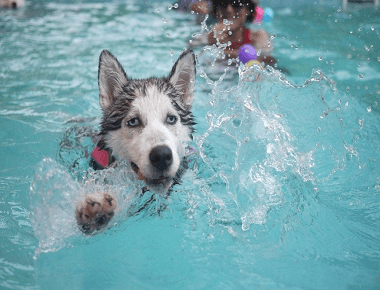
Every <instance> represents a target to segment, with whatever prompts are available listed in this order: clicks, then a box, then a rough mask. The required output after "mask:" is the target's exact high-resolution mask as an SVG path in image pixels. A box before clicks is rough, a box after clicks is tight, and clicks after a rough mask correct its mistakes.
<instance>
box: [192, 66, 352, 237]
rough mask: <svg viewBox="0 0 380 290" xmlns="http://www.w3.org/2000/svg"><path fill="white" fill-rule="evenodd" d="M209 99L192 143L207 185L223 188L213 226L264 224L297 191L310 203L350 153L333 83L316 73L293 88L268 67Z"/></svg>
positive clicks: (242, 73) (243, 75) (245, 73)
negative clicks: (219, 222)
mask: <svg viewBox="0 0 380 290" xmlns="http://www.w3.org/2000/svg"><path fill="white" fill-rule="evenodd" d="M206 80H207V79H206ZM211 99H212V100H213V101H212V102H211V104H212V105H213V108H212V109H211V110H210V111H209V112H208V113H207V115H206V119H207V122H208V124H209V127H208V129H207V131H206V132H205V133H204V134H203V135H202V136H198V137H197V139H196V142H197V145H198V147H199V149H200V156H201V158H202V162H204V163H205V164H206V165H207V166H206V167H207V170H210V171H212V172H213V174H209V173H206V174H205V176H207V174H209V175H211V177H210V179H209V180H208V181H206V183H208V184H213V186H215V183H218V184H219V185H221V184H222V186H219V187H217V188H218V190H220V187H222V190H221V191H219V192H216V191H214V192H213V195H212V196H213V197H214V196H218V203H219V204H221V203H222V204H224V205H227V206H226V208H225V210H224V211H223V213H222V214H217V215H214V216H213V217H212V218H211V219H213V220H214V221H215V220H224V221H225V220H226V217H227V216H228V219H230V220H231V219H232V220H235V223H236V220H240V224H241V227H242V229H243V231H247V230H248V229H249V228H250V226H251V225H252V224H256V225H264V224H266V222H267V217H268V216H267V215H268V212H269V211H270V210H271V209H272V208H273V207H279V206H280V205H283V204H284V203H286V202H288V201H287V199H288V198H289V195H290V196H292V194H293V193H292V192H295V190H296V189H297V187H300V188H308V189H307V191H305V192H304V193H302V194H305V195H310V196H315V194H316V192H318V186H319V185H320V184H321V183H324V182H326V181H327V180H328V179H329V178H331V176H332V175H333V174H334V173H335V172H336V171H337V170H342V169H344V167H345V163H346V154H347V153H348V149H347V148H349V147H350V146H349V145H348V144H347V143H346V142H345V140H344V139H343V136H342V128H341V116H340V115H341V110H340V103H339V102H337V101H336V88H335V84H334V82H333V81H331V80H330V79H328V78H327V77H326V76H325V75H324V74H323V73H322V72H321V71H315V72H314V73H313V74H312V76H311V77H310V78H309V79H308V80H307V81H306V82H305V83H304V84H303V85H301V86H295V85H293V84H291V83H290V82H288V81H287V80H286V78H284V76H283V75H282V74H281V73H280V72H278V71H275V70H273V69H271V68H269V69H265V70H262V69H260V68H259V67H252V68H250V69H240V70H239V83H238V85H237V86H236V87H231V86H230V87H229V88H228V89H227V90H223V89H222V88H220V87H219V86H218V84H216V85H214V86H213V90H212V96H211ZM335 102H337V104H335ZM216 144H217V145H216ZM202 174H203V173H202V172H201V175H202ZM294 180H297V181H296V182H295V183H294ZM290 181H291V182H290ZM211 187H212V186H211ZM213 197H211V198H208V199H207V201H206V203H210V202H211V203H212V198H213ZM221 201H222V202H221ZM298 206H299V207H301V206H303V205H302V203H300V204H299V205H298ZM298 206H297V208H295V209H294V210H295V211H297V210H299V208H298ZM223 215H224V216H223Z"/></svg>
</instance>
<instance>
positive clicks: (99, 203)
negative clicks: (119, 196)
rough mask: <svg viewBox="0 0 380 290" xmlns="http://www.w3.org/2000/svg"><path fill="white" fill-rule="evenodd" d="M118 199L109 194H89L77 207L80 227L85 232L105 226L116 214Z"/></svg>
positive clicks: (89, 232) (76, 212)
mask: <svg viewBox="0 0 380 290" xmlns="http://www.w3.org/2000/svg"><path fill="white" fill-rule="evenodd" d="M115 209H116V199H115V198H114V197H113V196H112V195H110V194H108V193H101V194H89V195H87V196H86V198H85V199H84V200H83V202H82V203H81V204H79V205H78V206H77V207H76V211H75V214H76V218H77V223H78V225H79V228H80V230H81V231H82V232H84V233H85V234H91V233H92V232H94V231H95V230H100V229H102V228H103V227H105V226H106V225H107V224H108V223H109V222H110V220H111V219H112V217H113V216H114V214H115Z"/></svg>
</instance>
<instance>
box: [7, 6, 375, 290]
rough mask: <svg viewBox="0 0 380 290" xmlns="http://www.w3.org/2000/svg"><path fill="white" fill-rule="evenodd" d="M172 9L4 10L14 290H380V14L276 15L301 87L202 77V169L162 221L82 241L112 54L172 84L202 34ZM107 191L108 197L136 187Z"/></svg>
mask: <svg viewBox="0 0 380 290" xmlns="http://www.w3.org/2000/svg"><path fill="white" fill-rule="evenodd" d="M170 4H172V3H171V2H168V1H138V0H135V1H128V3H123V2H122V1H119V2H118V1H107V2H106V3H103V2H99V1H80V3H75V2H74V1H54V2H43V3H41V2H40V1H29V2H28V5H27V7H26V8H25V9H23V10H17V11H13V10H12V11H11V10H1V11H0V19H1V21H0V25H1V31H2V35H1V37H0V47H1V49H0V59H1V63H2V66H1V67H0V80H1V86H0V103H1V107H0V124H1V125H2V126H1V129H0V140H1V141H0V147H1V150H0V156H1V158H2V164H1V167H0V168H1V174H0V180H1V183H0V184H1V186H0V190H1V197H0V237H1V244H0V288H3V289H378V288H379V287H380V240H379V238H380V234H379V229H380V222H379V220H380V211H379V210H380V165H379V157H380V156H379V155H380V141H379V136H380V125H379V124H380V120H379V119H380V118H379V113H380V111H379V104H380V100H379V99H380V98H379V96H380V87H379V85H380V83H379V79H380V66H379V65H380V58H379V57H380V55H379V49H378V47H379V46H380V38H379V33H380V18H379V16H380V14H379V11H374V10H373V8H372V7H371V6H365V7H363V6H360V5H350V6H349V7H348V10H347V11H341V10H340V8H339V7H334V6H323V7H314V6H313V7H286V8H280V7H279V8H276V9H275V18H274V19H273V21H272V22H270V23H265V24H264V25H263V26H264V27H265V28H266V29H267V30H268V31H270V32H271V33H272V35H273V37H274V41H275V46H276V47H275V53H274V55H275V56H276V57H277V58H278V59H279V65H280V66H281V67H285V68H286V69H287V70H288V71H289V72H290V74H288V75H281V74H278V73H276V72H271V71H259V70H253V71H248V72H244V73H243V72H241V74H240V80H239V75H238V73H237V71H236V70H235V72H230V71H228V72H227V74H226V76H225V78H224V79H223V80H221V82H220V83H215V82H214V81H217V80H218V78H219V77H220V76H221V75H222V74H221V73H220V72H215V73H213V72H212V71H211V72H209V70H208V68H207V66H205V65H204V64H202V62H200V63H199V66H198V76H197V85H196V87H197V88H196V93H195V104H194V113H195V116H196V119H197V122H198V124H197V126H196V130H197V132H196V134H195V140H194V145H195V146H196V147H197V148H198V153H197V156H194V159H195V161H194V162H195V165H194V167H196V168H195V169H194V171H189V172H188V173H187V175H186V178H184V180H183V184H181V185H179V186H178V187H176V188H175V192H174V193H173V194H172V195H171V197H170V198H169V199H168V200H165V201H162V202H163V203H164V204H165V205H166V210H164V211H162V212H160V213H159V214H157V211H156V208H155V205H152V206H151V207H148V208H147V209H146V210H145V211H144V212H142V213H141V214H139V215H134V216H133V217H128V215H127V214H126V213H125V212H121V213H120V214H119V216H118V217H117V218H116V219H115V224H114V225H113V226H112V227H111V228H110V229H109V230H108V231H106V232H103V233H100V234H99V235H97V236H92V237H84V236H83V235H82V234H81V233H80V231H79V230H78V229H76V227H75V226H74V225H73V220H72V218H73V217H72V216H71V215H70V210H72V208H70V206H72V204H71V203H70V202H69V201H68V199H70V198H71V197H75V196H79V195H80V194H81V193H82V191H83V190H84V189H83V187H84V186H83V185H82V183H81V181H80V180H82V178H84V179H86V178H88V175H86V173H85V170H86V162H87V158H88V157H87V156H86V154H85V152H86V149H88V150H90V149H89V148H91V146H92V140H91V138H89V137H88V132H89V131H91V130H96V129H97V124H98V122H99V117H100V114H101V111H100V108H99V105H98V101H97V99H98V89H97V66H98V57H99V54H100V52H101V50H102V49H104V48H106V49H108V50H110V51H111V52H112V53H113V54H114V55H116V56H117V57H118V59H119V61H120V62H121V63H122V64H123V65H124V67H125V69H126V72H127V74H130V75H131V76H133V77H141V78H142V77H147V76H151V75H157V76H162V75H166V74H167V73H168V72H169V70H170V68H171V66H172V65H173V62H174V61H175V60H176V59H177V58H178V56H179V54H180V53H181V52H182V51H183V49H184V48H185V47H187V45H188V40H189V39H190V37H191V35H192V34H194V33H197V32H199V31H200V26H199V25H197V24H196V22H195V19H194V18H195V17H194V16H193V15H190V14H183V13H178V12H176V11H174V10H175V9H168V7H169V5H170ZM147 23H149V27H147ZM153 27H154V28H153ZM300 27H302V30H300ZM195 50H196V53H197V54H200V53H201V52H202V47H199V48H196V49H195ZM205 53H207V51H206V52H205ZM200 60H202V58H200ZM205 74H206V75H207V77H209V79H207V78H206V75H205ZM258 77H259V79H260V81H251V80H253V79H257V78H258ZM193 172H195V173H196V174H195V173H193ZM108 174H109V175H107V173H105V175H106V176H98V177H96V178H98V179H96V180H100V181H104V180H105V179H107V178H108V179H110V178H112V179H113V181H114V182H115V183H117V182H118V181H120V180H122V179H123V177H124V175H123V174H126V173H123V172H112V175H111V174H110V173H108ZM92 177H93V176H92ZM87 180H89V179H87ZM96 180H95V181H94V179H92V181H93V183H96ZM91 186H96V184H95V185H94V184H92V185H91ZM136 188H138V185H137V184H128V185H127V184H123V183H122V181H120V183H119V185H116V186H115V187H113V189H114V190H116V191H120V195H123V196H124V197H125V198H124V199H123V200H122V201H123V202H124V203H123V205H124V206H125V208H128V207H129V206H131V203H133V202H137V203H138V202H139V201H136V200H133V199H131V198H130V197H131V195H132V193H133V191H134V190H136ZM47 209H51V210H47ZM125 210H126V211H127V209H125Z"/></svg>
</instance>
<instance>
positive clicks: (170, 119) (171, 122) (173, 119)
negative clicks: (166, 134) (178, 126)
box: [166, 116, 177, 125]
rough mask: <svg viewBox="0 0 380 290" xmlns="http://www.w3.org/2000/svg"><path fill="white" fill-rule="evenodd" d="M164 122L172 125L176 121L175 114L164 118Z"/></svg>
mask: <svg viewBox="0 0 380 290" xmlns="http://www.w3.org/2000/svg"><path fill="white" fill-rule="evenodd" d="M166 122H168V123H169V124H171V125H173V124H175V123H176V122H177V117H176V116H168V117H167V118H166Z"/></svg>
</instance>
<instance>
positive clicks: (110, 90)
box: [76, 50, 195, 233]
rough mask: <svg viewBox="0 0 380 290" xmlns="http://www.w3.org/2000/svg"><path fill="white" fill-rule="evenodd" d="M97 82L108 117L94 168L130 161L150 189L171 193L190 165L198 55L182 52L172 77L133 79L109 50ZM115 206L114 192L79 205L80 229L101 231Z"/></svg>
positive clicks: (102, 104) (78, 220) (102, 124)
mask: <svg viewBox="0 0 380 290" xmlns="http://www.w3.org/2000/svg"><path fill="white" fill-rule="evenodd" d="M98 84H99V103H100V106H101V108H102V111H103V118H102V122H101V131H100V133H99V138H100V141H99V143H98V145H97V147H96V149H95V150H94V152H93V154H92V157H93V160H92V163H91V164H92V166H93V167H94V168H96V169H98V168H100V169H101V168H104V167H107V166H108V165H109V164H110V163H112V162H113V161H114V160H126V161H127V162H128V164H129V165H130V166H131V168H132V169H133V171H134V172H135V173H136V175H137V177H138V179H139V180H142V181H144V182H145V184H146V186H147V188H148V189H149V190H151V191H154V192H156V193H159V194H164V193H166V192H167V191H168V190H169V188H170V187H171V186H172V185H173V184H174V183H176V182H178V181H179V179H180V177H181V175H182V173H183V171H184V169H185V167H186V159H185V146H186V143H187V142H188V141H190V140H191V139H192V133H193V125H194V121H193V115H192V113H191V107H192V102H193V92H194V84H195V56H194V53H193V51H192V50H187V51H185V52H184V53H182V55H181V56H180V57H179V58H178V60H177V62H176V63H175V64H174V66H173V68H172V70H171V72H170V74H169V76H168V77H167V78H154V77H152V78H148V79H131V78H129V77H128V76H127V75H126V73H125V72H124V69H123V67H122V66H121V65H120V63H119V62H118V60H117V59H116V58H115V57H114V56H113V55H112V54H111V53H110V52H108V51H107V50H104V51H102V53H101V55H100V58H99V71H98ZM115 208H116V200H115V199H114V198H113V197H112V196H111V195H110V194H100V195H99V194H98V195H92V196H88V197H87V198H86V199H85V200H84V201H83V202H82V203H81V204H80V205H78V206H77V210H76V216H77V222H78V225H79V226H80V228H81V230H82V231H83V232H85V233H91V232H92V231H94V230H95V229H100V228H102V227H103V226H105V225H106V224H107V223H108V222H109V221H110V219H111V218H112V215H113V211H114V209H115Z"/></svg>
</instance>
